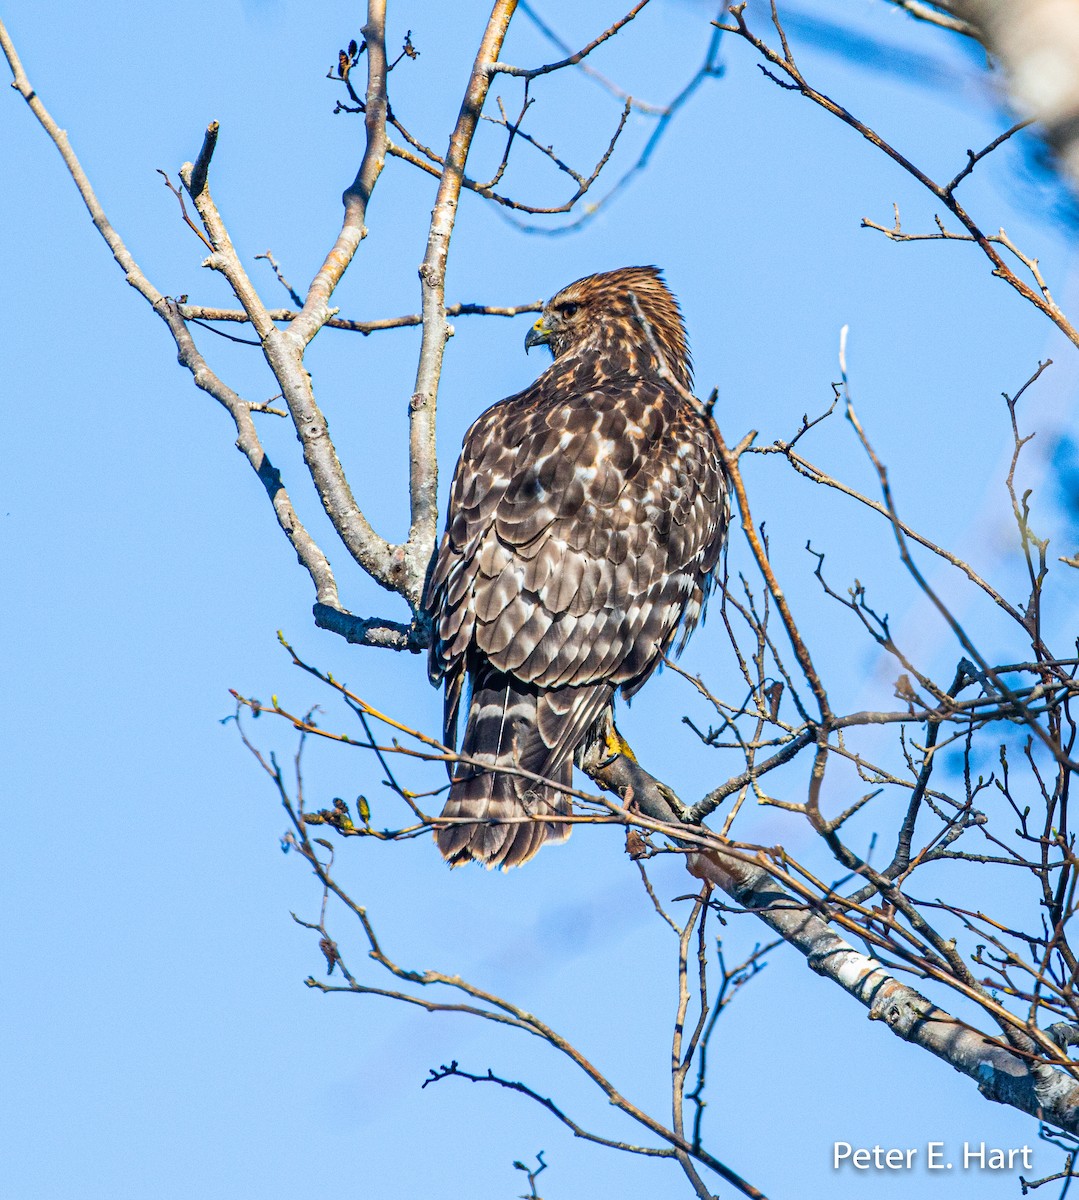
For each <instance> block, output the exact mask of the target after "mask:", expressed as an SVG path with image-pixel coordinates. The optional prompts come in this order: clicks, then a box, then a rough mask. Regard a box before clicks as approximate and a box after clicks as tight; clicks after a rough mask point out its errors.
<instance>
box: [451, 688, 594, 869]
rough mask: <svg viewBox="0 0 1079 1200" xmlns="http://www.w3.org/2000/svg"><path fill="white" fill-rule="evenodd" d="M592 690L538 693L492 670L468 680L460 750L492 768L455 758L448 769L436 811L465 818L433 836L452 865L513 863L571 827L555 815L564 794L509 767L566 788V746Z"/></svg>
mask: <svg viewBox="0 0 1079 1200" xmlns="http://www.w3.org/2000/svg"><path fill="white" fill-rule="evenodd" d="M596 690H597V689H594V688H569V689H565V688H564V689H559V690H558V691H557V692H544V691H541V690H539V689H537V688H536V687H535V685H532V684H528V683H524V682H522V681H521V680H518V679H514V678H512V677H511V676H508V675H502V674H499V673H497V672H494V671H491V670H488V671H487V672H486V673H485V674H483V675H481V676H480V677H479V678H477V679H475V680H474V681H473V685H472V696H471V702H470V704H469V711H468V724H467V727H466V728H465V735H464V740H463V744H462V746H461V754H462V755H463V756H464V757H467V758H469V759H472V760H474V762H476V761H478V762H480V763H484V764H487V763H490V765H491V768H492V769H491V770H485V769H484V767H482V766H476V765H474V763H461V764H460V765H459V766H458V767H457V768H456V770H455V771H454V775H453V781H452V783H451V786H450V795H449V799H448V800H447V802H446V807H445V808H444V809H443V811H442V815H443V817H453V818H458V819H462V818H467V820H461V821H460V823H459V824H454V825H447V826H445V827H444V828H442V829H440V830H439V831H438V833H437V834H436V839H437V841H438V848H439V850H440V851H441V853H442V856H443V857H444V858H445V859H447V860H448V861H449V863H450V865H451V866H460V865H462V864H463V863H466V862H469V861H476V862H480V863H483V865H484V866H486V867H502V868H503V869H506V868H508V867H516V866H520V865H521V864H522V863H525V862H527V861H528V860H529V859H530V858H531V857H532V856H533V855H534V854H535V853H536V851H537V850H539V848H540V846H542V845H543V843H544V842H563V841H565V840H566V838H568V837H569V834H570V826H569V825H567V824H565V823H564V822H560V821H558V820H557V818H558V817H562V816H567V815H569V813H570V812H571V811H572V807H573V806H572V802H571V801H570V798H569V797H568V796H567V795H566V793H565V792H563V791H560V790H559V789H558V788H557V787H545V786H544V785H543V784H540V783H537V782H536V781H535V780H534V779H527V778H524V777H522V776H521V775H520V774H515V773H511V772H517V771H528V772H531V773H532V774H533V775H541V776H543V777H544V778H545V779H550V780H551V781H553V782H554V783H556V784H559V785H561V786H562V787H569V785H570V783H571V781H572V778H573V751H574V749H575V748H576V744H577V742H579V741H580V740H581V738H582V737H583V735H584V730H583V729H582V730H581V732H580V733H578V728H579V726H580V725H581V723H582V722H583V724H584V727H585V728H587V725H588V724H589V723H590V722H591V721H592V720H593V719H594V716H595V715H596V714H595V713H594V712H593V711H592V710H593V708H594V707H595V704H596V702H597V698H596V697H595V696H594V695H593V693H594V692H595V691H596ZM601 690H604V691H605V692H606V695H605V696H604V697H603V701H602V703H600V704H599V709H598V710H597V711H602V708H603V706H604V704H605V703H606V701H607V700H608V699H609V696H610V690H609V689H601ZM566 692H575V693H577V695H576V697H568V696H566V695H563V693H566ZM554 697H557V700H556V701H555V702H554V704H553V705H552V698H554ZM574 699H575V700H576V701H577V702H576V703H574V702H572V700H574ZM586 717H587V719H585V718H586Z"/></svg>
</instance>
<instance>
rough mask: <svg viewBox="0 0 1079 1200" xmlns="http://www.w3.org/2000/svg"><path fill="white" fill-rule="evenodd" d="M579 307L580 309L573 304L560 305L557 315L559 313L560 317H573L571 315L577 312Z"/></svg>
mask: <svg viewBox="0 0 1079 1200" xmlns="http://www.w3.org/2000/svg"><path fill="white" fill-rule="evenodd" d="M580 307H581V306H580V305H579V304H573V303H569V304H560V305H559V306H558V311H559V313H561V315H562V316H563V317H572V316H573V314H574V313H575V312H576V311H577V309H579V308H580Z"/></svg>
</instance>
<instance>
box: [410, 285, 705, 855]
mask: <svg viewBox="0 0 1079 1200" xmlns="http://www.w3.org/2000/svg"><path fill="white" fill-rule="evenodd" d="M634 297H635V298H636V302H637V305H638V306H639V309H640V311H641V313H642V314H643V316H644V317H645V319H646V321H647V323H648V327H649V328H650V330H651V334H652V339H653V342H652V343H650V341H649V337H648V331H647V330H646V328H645V327H644V326H642V324H641V322H640V321H639V320H638V319H637V317H636V315H635V310H634ZM652 344H655V345H658V346H659V347H660V349H661V350H662V353H663V356H664V358H665V359H666V363H667V366H668V368H669V370H670V372H671V373H672V374H673V375H674V376H675V377H676V378H677V380H678V381H679V383H680V384H681V385H682V387H683V388H687V389H688V388H689V387H690V386H691V369H692V368H691V362H690V355H689V350H688V348H687V345H686V333H685V327H684V326H683V324H682V315H681V312H680V310H679V308H678V302H677V301H676V300H675V298H674V297H673V296H672V295H671V293H670V291H669V290H668V288H667V286H666V284H665V283H664V281H663V278H662V276H661V275H660V272H659V271H658V270H657V269H656V268H655V267H624V268H622V269H621V270H618V271H607V272H605V273H604V274H602V275H591V276H589V277H588V278H587V279H579V280H578V281H577V282H576V283H571V284H570V285H569V287H566V288H563V289H562V291H560V292H559V293H558V295H557V296H555V297H554V298H553V299H552V300H550V301H549V302H548V304H547V306H546V308H545V309H544V310H543V315H542V316H541V317H540V319H539V320H538V321H537V322H536V323H535V324H534V325H533V326H532V328H531V329H530V330H529V332H528V336H527V337H526V338H525V349H526V350H527V349H530V348H531V347H532V346H540V345H543V346H548V347H549V348H550V350H551V352H552V354H553V355H554V362H553V363H552V365H551V366H550V367H548V368H547V370H546V371H544V372H543V374H542V375H541V376H540V377H539V378H538V379H537V380H536V382H535V383H533V384H532V386H531V387H529V388H526V389H525V390H524V391H523V392H519V393H518V394H517V395H516V396H510V397H509V398H508V399H507V400H502V401H501V402H500V403H498V404H496V405H494V406H493V407H492V408H489V409H488V410H487V411H486V412H485V413H484V414H483V415H482V416H481V417H479V419H478V420H477V421H476V422H475V424H474V425H473V426H472V428H471V429H470V430H469V431H468V433H467V434H466V435H465V440H464V448H463V450H462V451H461V459H460V461H459V462H458V464H457V470H456V472H455V474H454V477H453V491H452V494H451V496H450V507H449V514H448V516H447V520H446V533H445V536H444V537H443V539H442V545H441V546H440V548H439V551H438V555H437V557H436V558H435V561H434V565H433V567H432V571H431V575H430V578H429V580H428V584H427V589H426V594H425V598H424V607H425V608H426V609H427V610H428V611H429V612H430V614H431V618H432V621H433V629H434V636H433V643H432V646H431V658H430V674H431V679H432V681H433V682H434V683H435V684H436V685H437V684H440V683H442V682H443V681H445V684H446V719H445V741H446V744H447V745H449V746H453V745H455V744H456V732H457V719H458V712H459V708H460V703H461V696H462V692H463V691H464V685H465V682H466V680H467V682H468V685H469V687H468V701H467V704H468V718H467V723H466V725H465V732H464V739H463V741H462V744H461V750H460V753H461V755H462V756H464V757H465V758H467V759H470V760H472V762H471V763H459V764H458V765H457V766H456V768H455V769H454V771H453V773H452V785H451V787H450V795H449V799H448V801H447V803H446V807H445V809H444V810H443V814H442V815H443V816H446V817H469V818H475V821H476V823H475V824H469V823H460V824H456V825H452V826H446V827H445V828H443V829H441V830H439V832H438V835H437V839H438V847H439V849H440V850H441V852H442V854H443V856H444V857H445V858H446V859H448V860H449V862H450V863H451V864H452V865H453V866H457V865H459V864H461V863H464V862H467V861H469V859H475V860H476V861H477V862H481V863H483V864H484V865H485V866H488V867H493V866H501V867H503V868H505V867H511V866H517V865H519V864H520V863H523V862H526V861H527V860H528V859H530V858H531V857H532V855H533V854H535V853H536V851H537V850H538V849H539V847H540V846H541V845H542V843H543V842H545V841H563V840H564V839H565V838H567V837H568V836H569V831H570V826H569V825H567V824H565V823H562V822H559V821H558V820H557V819H550V820H531V821H530V820H521V819H520V818H524V817H529V816H538V817H544V818H547V817H550V818H557V817H558V816H563V815H566V814H568V813H569V812H570V810H571V804H570V801H569V798H568V797H567V796H566V794H565V793H564V792H562V791H559V790H558V788H555V787H546V786H544V785H543V784H542V783H537V782H536V780H535V779H534V778H529V777H528V776H522V775H521V774H520V772H522V771H524V772H530V773H531V775H532V776H541V777H543V778H544V779H549V780H551V781H553V782H555V783H556V784H560V785H562V787H568V786H569V785H570V781H571V778H572V773H573V756H574V752H575V751H576V749H577V748H578V746H580V745H581V743H582V742H583V741H584V740H585V738H586V736H587V734H588V731H589V729H590V727H591V726H592V725H593V723H594V722H595V721H596V720H597V719H598V718H599V717H601V716H602V715H603V713H604V710H605V709H606V708H607V706H608V705H609V704H610V703H611V701H612V698H613V696H614V693H615V691H616V689H618V688H621V689H622V694H623V696H626V697H629V696H632V695H633V694H634V692H636V691H637V690H638V688H640V687H641V685H642V684H643V683H644V681H645V680H646V679H647V678H648V677H649V676H650V675H651V674H652V672H653V671H654V670H655V669H656V667H657V666H658V665H659V663H660V661H661V660H662V657H663V655H664V654H665V653H667V651H668V649H669V648H670V646H671V643H672V642H673V640H674V638H675V634H676V633H677V631H678V628H679V625H681V626H682V628H683V635H682V644H683V645H684V644H685V639H686V638H687V637H688V636H689V634H690V632H691V631H692V629H693V627H694V625H695V624H696V623H697V620H698V618H699V617H700V614H701V608H702V605H703V604H704V600H705V597H706V595H707V593H708V589H709V586H710V584H711V578H712V572H713V570H714V569H715V566H716V561H717V559H718V558H719V552H720V548H721V546H722V544H723V539H724V536H725V534H726V527H727V517H728V504H727V488H726V481H725V476H724V473H723V468H722V466H721V463H720V457H719V452H718V448H717V446H716V442H715V439H714V437H713V435H712V432H711V429H710V426H709V423H708V421H707V420H706V419H705V418H704V417H703V416H702V415H701V413H700V411H699V410H698V408H697V406H696V405H694V404H692V403H691V402H689V401H688V400H687V399H686V398H685V396H684V394H683V393H681V392H680V391H679V390H678V388H676V387H675V386H673V385H672V384H671V383H670V382H669V381H665V380H664V379H663V378H662V377H661V364H659V363H658V362H657V359H656V356H655V354H654V353H653V350H652V349H651V345H652ZM679 648H681V647H679ZM478 764H482V765H478ZM513 772H517V773H513ZM507 817H509V818H517V820H516V821H510V822H507V821H505V818H507Z"/></svg>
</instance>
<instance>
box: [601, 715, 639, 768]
mask: <svg viewBox="0 0 1079 1200" xmlns="http://www.w3.org/2000/svg"><path fill="white" fill-rule="evenodd" d="M605 745H606V748H607V753H608V754H609V755H610V756H611V757H612V758H615V757H617V756H618V755H619V754H621V755H623V756H624V757H625V758H628V759H629V760H630V762H636V761H637V756H636V754H634V753H633V750H632V749H631V748H630V744H629V742H627V741H626V739H625V738H624V737H623V736H622V735H621V734H620V733H619V732H618V728H617V727H616V725H615V723H614V722H613V721H611V723H610V724H609V725H608V726H607V736H606V738H605Z"/></svg>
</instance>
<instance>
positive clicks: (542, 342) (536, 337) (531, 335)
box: [525, 317, 551, 354]
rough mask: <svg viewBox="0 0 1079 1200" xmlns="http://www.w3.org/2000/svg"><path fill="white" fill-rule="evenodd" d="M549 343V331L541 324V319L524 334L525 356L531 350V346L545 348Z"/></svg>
mask: <svg viewBox="0 0 1079 1200" xmlns="http://www.w3.org/2000/svg"><path fill="white" fill-rule="evenodd" d="M550 341H551V331H550V330H549V329H548V328H547V326H546V325H544V323H543V318H542V317H540V319H539V320H538V321H537V322H536V323H535V324H534V325H533V326H532V328H531V329H530V330H529V331H528V332H527V333H526V334H525V354H527V353H528V352H529V350H531V349H532V347H533V346H547V345H549V344H550Z"/></svg>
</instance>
